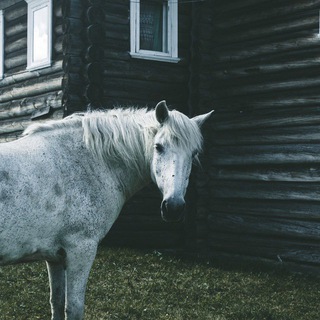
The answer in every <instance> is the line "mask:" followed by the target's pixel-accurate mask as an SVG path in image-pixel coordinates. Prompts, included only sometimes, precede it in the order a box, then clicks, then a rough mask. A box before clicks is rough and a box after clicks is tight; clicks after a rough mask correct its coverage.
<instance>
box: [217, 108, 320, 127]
mask: <svg viewBox="0 0 320 320" xmlns="http://www.w3.org/2000/svg"><path fill="white" fill-rule="evenodd" d="M216 107H217V106H215V109H216V110H217V108H216ZM319 110H320V108H319V107H318V106H315V107H313V106H312V107H309V108H307V109H301V108H283V109H281V108H280V109H278V108H277V109H276V108H272V109H270V108H269V109H267V108H266V109H265V110H258V111H257V112H252V111H250V110H249V111H246V110H245V108H242V105H240V106H239V108H238V111H236V112H232V113H230V114H228V113H227V114H225V115H222V114H221V115H219V113H218V112H217V113H216V114H215V118H214V120H212V121H214V126H213V127H214V130H217V131H220V130H228V131H230V130H237V129H248V128H251V129H254V128H275V127H284V126H287V127H294V126H299V125H317V124H319V122H320V116H319ZM306 111H307V112H306Z"/></svg>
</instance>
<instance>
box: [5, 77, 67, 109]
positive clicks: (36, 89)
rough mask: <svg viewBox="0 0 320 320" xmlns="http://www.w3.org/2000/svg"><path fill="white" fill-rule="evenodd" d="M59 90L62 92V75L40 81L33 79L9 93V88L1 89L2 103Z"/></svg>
mask: <svg viewBox="0 0 320 320" xmlns="http://www.w3.org/2000/svg"><path fill="white" fill-rule="evenodd" d="M40 84H41V85H40ZM58 90H61V75H60V74H58V75H54V76H53V77H52V76H44V77H41V78H40V79H32V80H30V81H29V82H26V83H25V84H24V85H23V86H20V87H16V86H13V87H11V88H10V89H9V91H8V89H7V88H1V89H0V103H3V102H7V101H11V100H15V99H21V98H24V97H27V96H36V95H40V94H44V93H47V92H53V91H58Z"/></svg>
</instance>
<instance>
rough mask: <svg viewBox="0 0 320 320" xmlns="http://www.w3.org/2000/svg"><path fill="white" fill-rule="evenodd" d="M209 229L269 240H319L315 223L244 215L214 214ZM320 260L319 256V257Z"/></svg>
mask: <svg viewBox="0 0 320 320" xmlns="http://www.w3.org/2000/svg"><path fill="white" fill-rule="evenodd" d="M208 222H209V227H210V229H211V230H212V231H216V232H219V230H221V229H222V228H223V229H224V230H226V232H228V233H229V232H230V233H238V234H242V233H246V234H250V235H258V236H261V237H263V236H265V237H270V238H276V237H283V238H291V239H296V241H299V240H301V241H303V240H304V241H308V240H312V241H314V240H316V241H319V239H320V225H319V222H318V223H316V222H315V221H312V222H308V221H295V220H289V219H288V220H287V219H286V220H283V219H276V218H264V217H259V218H256V217H250V216H244V215H237V214H234V215H230V214H224V213H223V214H219V213H217V212H216V213H214V214H213V215H209V219H208ZM319 259H320V256H319Z"/></svg>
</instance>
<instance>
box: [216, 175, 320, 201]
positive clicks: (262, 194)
mask: <svg viewBox="0 0 320 320" xmlns="http://www.w3.org/2000/svg"><path fill="white" fill-rule="evenodd" d="M210 188H212V195H213V197H216V198H224V199H235V198H242V199H260V200H261V201H262V200H264V199H276V200H288V199H289V200H303V201H319V200H320V189H319V187H318V186H317V184H315V183H306V182H274V181H272V182H264V181H254V182H253V181H220V180H216V181H212V182H211V183H210Z"/></svg>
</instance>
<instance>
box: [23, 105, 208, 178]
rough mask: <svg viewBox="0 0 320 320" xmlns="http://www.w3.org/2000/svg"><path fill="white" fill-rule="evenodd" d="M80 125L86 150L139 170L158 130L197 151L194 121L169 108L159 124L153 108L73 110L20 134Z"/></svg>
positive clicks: (143, 167)
mask: <svg viewBox="0 0 320 320" xmlns="http://www.w3.org/2000/svg"><path fill="white" fill-rule="evenodd" d="M79 126H82V128H83V140H84V142H85V144H86V146H87V148H88V149H89V150H91V151H92V152H93V153H94V154H95V155H96V156H97V157H98V158H100V159H102V160H103V161H110V160H115V161H122V162H123V163H125V165H126V166H128V167H132V168H135V169H136V170H138V172H139V173H141V174H142V173H143V172H144V171H145V170H146V169H147V168H148V167H149V165H150V161H151V158H152V153H153V144H154V143H153V141H154V137H155V135H156V134H157V132H158V131H159V130H161V131H162V134H163V135H164V137H165V139H166V140H167V141H168V142H169V143H170V144H173V145H176V146H179V147H181V148H184V149H190V150H191V152H194V151H197V152H200V151H201V147H202V135H201V132H200V129H199V127H198V125H197V124H196V123H195V122H194V121H191V120H190V119H189V118H188V117H187V116H185V115H184V114H182V113H180V112H178V111H175V110H173V111H170V115H169V118H168V120H167V121H166V122H165V123H164V124H163V125H160V124H159V122H158V121H157V120H156V117H155V112H154V110H152V111H147V109H132V108H131V109H121V108H119V109H112V110H107V111H92V112H86V113H79V114H74V115H71V116H69V117H66V118H65V119H62V120H59V121H48V122H47V123H44V124H34V125H32V126H30V127H29V128H27V129H26V131H25V132H24V135H31V134H35V133H37V132H42V131H47V130H54V129H63V128H67V127H79Z"/></svg>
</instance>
